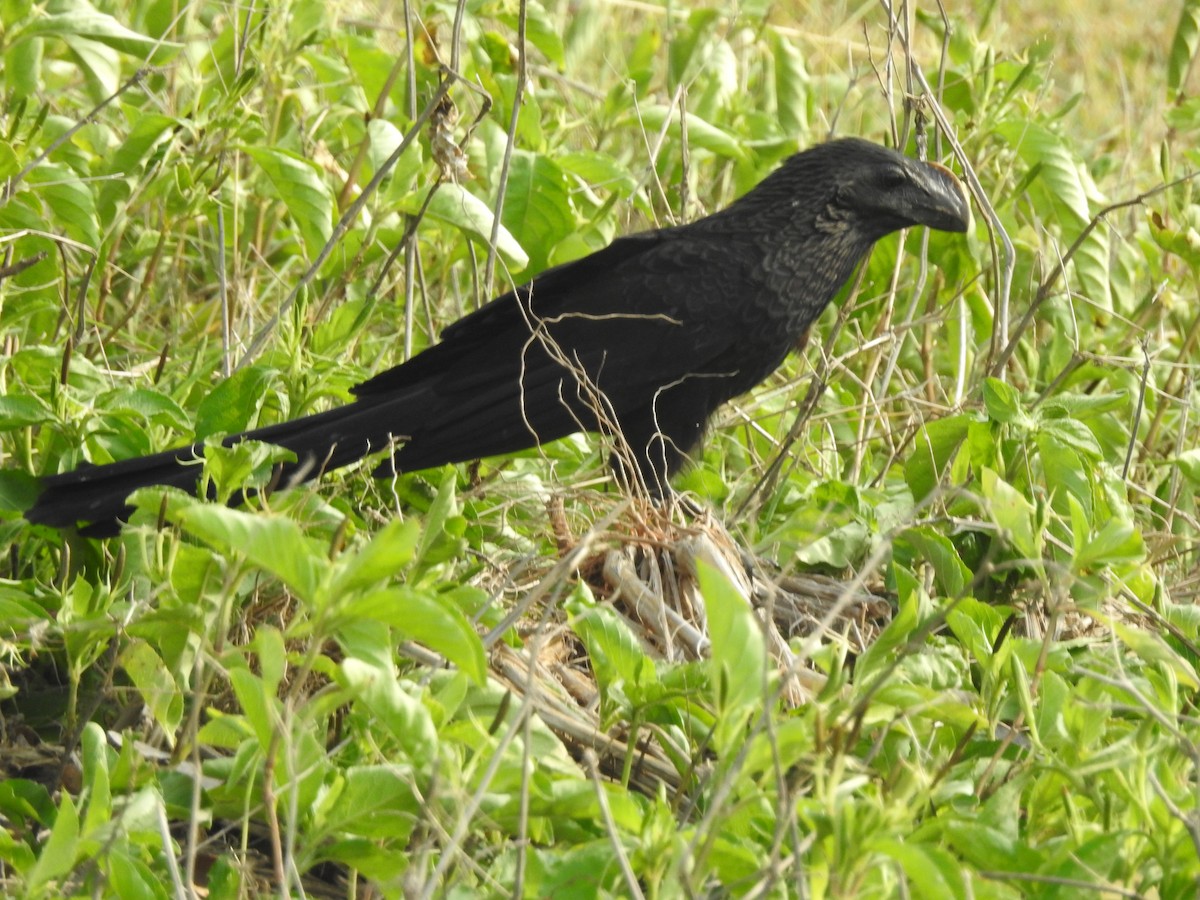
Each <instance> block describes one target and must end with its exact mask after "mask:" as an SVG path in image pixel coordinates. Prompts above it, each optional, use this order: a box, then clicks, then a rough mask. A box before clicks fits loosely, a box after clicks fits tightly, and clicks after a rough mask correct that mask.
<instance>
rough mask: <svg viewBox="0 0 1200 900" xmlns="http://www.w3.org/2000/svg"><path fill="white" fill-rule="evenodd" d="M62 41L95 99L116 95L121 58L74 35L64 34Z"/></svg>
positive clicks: (119, 81)
mask: <svg viewBox="0 0 1200 900" xmlns="http://www.w3.org/2000/svg"><path fill="white" fill-rule="evenodd" d="M62 41H63V43H64V44H66V45H67V46H68V47H70V48H71V55H72V56H74V57H75V62H76V64H77V65H78V66H79V68H80V70H82V72H83V73H84V75H86V76H87V80H88V84H89V86H90V87H91V88H92V92H93V94H94V95H95V96H96V97H98V98H103V97H108V96H111V95H112V94H114V93H116V91H117V89H118V88H119V87H120V86H121V56H120V54H119V53H117V51H116V50H113V49H112V48H111V47H107V46H105V45H104V44H102V43H100V42H99V41H92V40H88V39H87V38H82V37H76V36H74V35H67V34H64V35H62Z"/></svg>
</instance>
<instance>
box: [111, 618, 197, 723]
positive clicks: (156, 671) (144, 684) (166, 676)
mask: <svg viewBox="0 0 1200 900" xmlns="http://www.w3.org/2000/svg"><path fill="white" fill-rule="evenodd" d="M119 662H120V665H121V668H123V669H124V670H125V674H126V675H128V676H129V680H130V681H132V682H133V686H134V687H136V688H137V690H138V693H139V694H141V695H142V699H143V700H144V701H145V703H146V708H147V709H149V710H150V714H151V715H152V716H154V720H155V721H156V722H158V724H159V725H160V726H161V727H162V729H163V733H164V734H166V735H173V734H174V733H175V729H176V728H178V727H179V723H180V722H181V721H182V720H183V692H182V691H180V690H179V686H178V685H177V684H176V683H175V679H174V678H172V677H171V673H170V671H168V669H167V667H166V665H165V664H164V663H163V661H162V658H161V657H160V656H159V655H158V653H157V651H155V649H154V648H153V647H151V646H150V645H149V644H147V643H146V642H145V641H133V642H132V643H130V644H129V645H128V646H126V647H125V649H124V650H123V651H122V652H121V657H120V660H119Z"/></svg>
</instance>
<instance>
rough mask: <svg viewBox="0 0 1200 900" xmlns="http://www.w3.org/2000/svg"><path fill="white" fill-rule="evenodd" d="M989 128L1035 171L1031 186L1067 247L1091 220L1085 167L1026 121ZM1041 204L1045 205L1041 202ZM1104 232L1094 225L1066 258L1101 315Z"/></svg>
mask: <svg viewBox="0 0 1200 900" xmlns="http://www.w3.org/2000/svg"><path fill="white" fill-rule="evenodd" d="M995 130H996V132H997V133H999V134H1000V135H1001V136H1002V137H1004V138H1005V139H1006V140H1007V141H1008V142H1009V144H1010V145H1011V146H1012V147H1013V149H1015V150H1016V151H1017V153H1018V154H1019V155H1020V156H1021V159H1022V160H1024V162H1025V164H1026V165H1027V166H1028V167H1029V170H1030V171H1031V172H1032V171H1036V172H1037V179H1036V181H1035V182H1034V184H1035V186H1037V187H1038V188H1040V190H1041V191H1043V192H1044V196H1045V199H1046V200H1047V201H1049V207H1050V208H1049V209H1045V210H1044V213H1050V212H1053V213H1054V214H1055V215H1056V216H1057V218H1058V219H1059V221H1060V222H1061V224H1062V226H1063V230H1064V232H1065V234H1066V236H1067V240H1068V243H1069V242H1070V241H1073V240H1074V239H1075V236H1076V235H1077V234H1078V233H1079V232H1080V231H1081V230H1082V229H1083V228H1084V227H1085V226H1086V225H1087V224H1088V222H1089V221H1090V220H1091V215H1092V213H1091V205H1090V202H1089V201H1090V199H1091V198H1090V194H1092V193H1094V192H1095V188H1094V186H1093V184H1092V181H1091V178H1090V176H1089V175H1088V174H1087V166H1086V164H1085V163H1084V161H1083V160H1082V159H1080V158H1078V157H1077V156H1076V155H1075V154H1074V153H1073V152H1072V147H1071V146H1070V145H1069V144H1068V143H1067V142H1066V141H1065V140H1064V139H1063V138H1062V136H1061V135H1059V134H1057V133H1056V132H1054V131H1051V130H1050V129H1049V128H1047V127H1046V126H1044V125H1040V124H1037V123H1035V122H1030V121H1029V120H1028V119H1026V118H1013V119H1005V120H1003V121H1000V122H997V123H996V126H995ZM1043 205H1045V204H1043ZM1108 259H1109V248H1108V229H1107V227H1106V226H1105V225H1103V224H1102V225H1100V226H1099V227H1097V228H1096V229H1094V230H1093V231H1092V232H1091V234H1090V235H1089V236H1088V237H1087V239H1086V240H1085V241H1084V242H1083V243H1082V244H1081V245H1080V246H1079V248H1078V249H1077V250H1076V251H1075V256H1074V257H1073V258H1072V264H1073V265H1074V268H1075V272H1076V274H1077V276H1078V280H1079V282H1080V287H1081V289H1082V292H1083V293H1084V295H1085V296H1087V297H1088V298H1090V299H1091V301H1092V303H1094V304H1095V306H1096V307H1097V308H1098V309H1099V310H1101V311H1111V310H1112V290H1111V285H1110V282H1111V279H1110V277H1109V271H1108Z"/></svg>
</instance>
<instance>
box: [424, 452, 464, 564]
mask: <svg viewBox="0 0 1200 900" xmlns="http://www.w3.org/2000/svg"><path fill="white" fill-rule="evenodd" d="M457 484H458V474H457V473H456V472H455V471H454V469H446V471H445V473H444V474H443V475H442V483H441V484H440V485H438V492H437V496H436V497H434V499H433V503H432V504H431V505H430V507H429V512H428V514H427V515H426V516H425V528H424V530H423V531H422V532H421V540H420V542H419V544H418V546H417V555H416V563H415V565H416V567H417V568H418V569H419V568H420V567H421V566H422V565H428V564H431V563H437V562H441V557H442V556H443V555H444V554H439V553H438V552H436V551H437V550H438V548H439V545H442V546H443V549H444V545H445V543H446V540H447V538H448V537H449V538H450V541H451V543H452V545H453V546H455V547H457V544H458V540H457V537H456V536H454V535H451V534H448V533H447V525H448V524H449V522H450V519H451V517H452V516H454V515H455V514H456V513H457V509H458V502H457V500H456V497H455V488H456V486H457ZM459 534H461V532H459Z"/></svg>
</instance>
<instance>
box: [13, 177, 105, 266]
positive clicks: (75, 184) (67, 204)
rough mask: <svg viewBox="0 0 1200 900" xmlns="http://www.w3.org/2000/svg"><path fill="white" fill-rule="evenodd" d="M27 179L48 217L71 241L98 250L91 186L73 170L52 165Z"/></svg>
mask: <svg viewBox="0 0 1200 900" xmlns="http://www.w3.org/2000/svg"><path fill="white" fill-rule="evenodd" d="M28 180H29V183H30V185H31V186H32V189H33V191H34V192H35V193H36V194H37V196H38V198H39V199H40V200H41V201H42V203H43V204H45V206H46V208H47V209H48V210H49V211H50V216H51V218H52V219H53V220H54V221H55V223H56V224H57V225H58V226H59V227H60V228H62V230H63V231H64V232H65V233H66V234H67V235H68V236H69V237H70V238H72V239H73V240H75V241H78V242H79V243H80V244H82V245H83V246H85V247H90V248H92V249H94V250H95V249H99V247H100V222H99V220H98V218H97V216H96V200H95V197H94V196H93V195H92V191H91V189H90V187H89V186H88V185H86V184H84V183H83V181H82V180H80V178H79V176H78V175H77V174H75V172H74V171H72V170H71V169H69V168H67V167H66V166H60V165H57V164H55V163H42V164H41V165H40V166H38V167H37V168H36V169H34V170H33V171H32V172H30V173H29V178H28Z"/></svg>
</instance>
